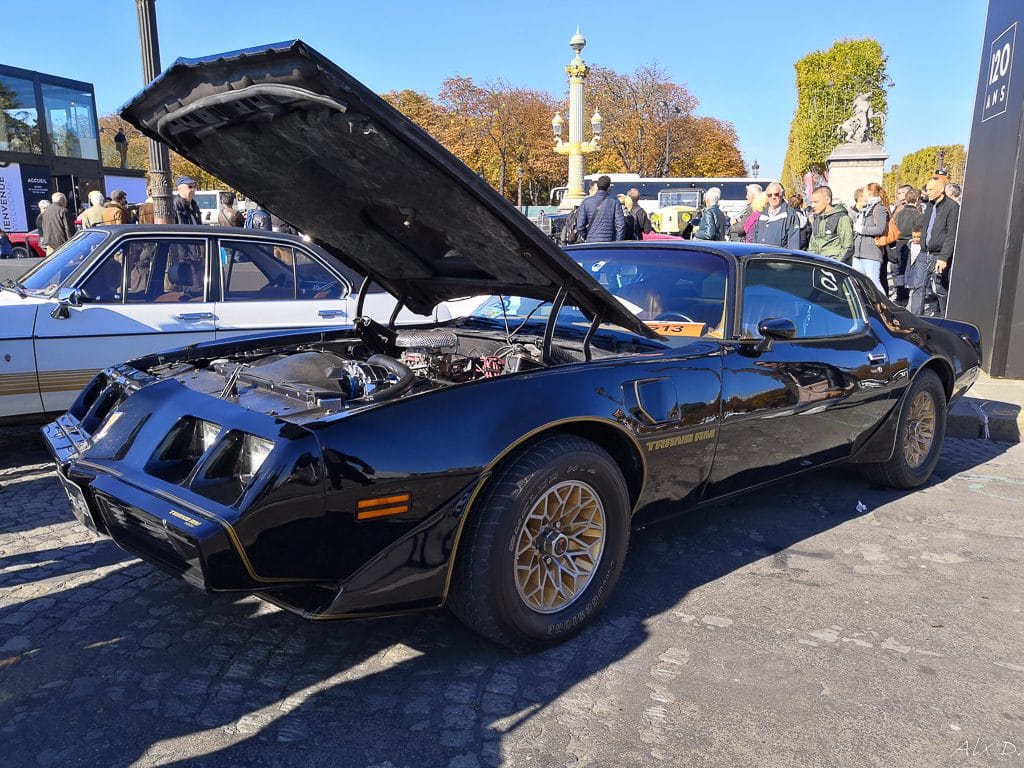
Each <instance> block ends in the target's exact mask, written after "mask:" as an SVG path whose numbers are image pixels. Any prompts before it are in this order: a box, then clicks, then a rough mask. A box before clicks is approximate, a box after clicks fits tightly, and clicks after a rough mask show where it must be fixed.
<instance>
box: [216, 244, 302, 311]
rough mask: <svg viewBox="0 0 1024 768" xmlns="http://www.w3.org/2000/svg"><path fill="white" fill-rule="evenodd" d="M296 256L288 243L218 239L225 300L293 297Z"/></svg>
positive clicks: (286, 298)
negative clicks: (276, 243)
mask: <svg viewBox="0 0 1024 768" xmlns="http://www.w3.org/2000/svg"><path fill="white" fill-rule="evenodd" d="M295 256H296V251H295V249H294V248H292V247H291V246H290V245H275V244H273V243H266V242H259V241H255V240H221V241H220V269H221V280H222V281H223V285H224V301H284V300H289V299H294V298H295Z"/></svg>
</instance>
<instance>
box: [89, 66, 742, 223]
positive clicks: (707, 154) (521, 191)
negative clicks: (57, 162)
mask: <svg viewBox="0 0 1024 768" xmlns="http://www.w3.org/2000/svg"><path fill="white" fill-rule="evenodd" d="M587 82H588V86H587V111H588V115H589V114H590V113H592V112H593V110H594V109H595V108H596V109H598V110H599V111H600V112H601V115H602V117H603V118H604V132H603V135H602V137H601V143H600V144H601V149H599V150H598V152H597V153H595V154H594V155H591V156H590V157H589V158H588V161H587V164H588V167H589V168H591V169H592V170H595V171H601V172H608V173H615V172H626V173H638V174H640V175H641V176H658V175H668V176H742V175H744V174H745V168H744V165H743V158H742V157H741V156H740V152H739V149H738V148H737V138H736V130H735V128H733V126H732V124H731V123H727V122H724V121H722V120H718V119H716V118H713V117H702V116H698V115H697V114H695V110H696V109H697V99H696V98H695V97H694V96H693V95H692V94H691V93H690V92H689V90H687V88H686V86H685V85H680V84H678V83H673V82H672V81H671V80H670V79H669V78H668V76H667V75H666V74H665V72H664V71H662V70H661V69H660V68H658V67H656V66H648V67H640V68H639V69H637V70H636V71H635V72H633V73H631V74H625V75H624V74H620V73H617V72H614V71H613V70H610V69H606V68H602V67H594V68H593V69H592V70H591V74H590V77H589V78H588V81H587ZM383 98H384V100H385V101H387V102H388V103H389V104H390V105H391V106H392V107H394V108H395V109H397V110H398V111H399V112H401V113H402V114H403V115H405V116H406V117H408V118H409V119H410V120H412V121H413V122H414V123H416V124H417V125H419V126H420V127H421V128H422V129H423V130H424V131H426V132H427V133H428V134H430V135H431V136H432V137H433V138H434V139H436V140H437V141H438V142H439V143H440V144H442V145H443V146H444V147H445V148H447V149H448V151H450V152H451V153H452V154H454V155H455V156H456V157H458V158H459V159H460V160H461V161H462V162H464V163H465V164H466V165H467V166H469V167H470V168H471V169H472V170H473V171H475V172H476V173H478V174H479V175H480V176H481V177H482V178H483V179H484V180H485V181H487V183H488V184H490V185H491V186H492V187H494V188H495V189H496V190H498V192H499V193H500V194H501V195H502V196H504V197H505V198H506V199H508V200H510V201H512V202H515V203H517V204H519V205H524V204H529V205H546V204H547V203H548V202H549V192H550V190H551V188H552V187H556V186H560V185H563V184H565V178H566V173H567V168H566V163H565V158H564V157H563V156H561V155H558V154H556V153H555V152H554V149H553V148H554V139H553V136H552V133H551V118H552V117H553V116H554V114H555V112H561V113H562V114H567V111H568V104H567V100H566V99H556V98H554V97H552V96H551V95H550V94H547V93H544V92H542V91H536V90H531V89H528V88H521V87H517V86H514V85H510V84H508V83H506V82H504V81H502V80H496V81H492V82H485V83H476V82H474V80H473V79H472V78H471V77H463V76H456V77H450V78H448V79H446V80H445V81H444V83H442V85H441V89H440V91H439V93H438V97H437V98H436V99H432V98H431V97H430V96H428V95H427V94H425V93H420V92H418V91H413V90H408V89H406V90H401V91H390V92H388V93H385V94H383ZM100 126H101V127H102V128H103V132H102V133H101V135H100V136H101V139H100V142H101V147H102V151H103V160H104V165H106V166H107V167H112V168H113V167H117V166H118V165H119V158H118V155H117V152H116V149H115V148H114V144H113V137H114V135H115V134H116V132H117V129H118V128H123V129H124V131H125V134H126V135H127V136H128V137H129V140H128V166H129V167H130V168H141V169H145V168H146V166H147V165H148V161H149V155H148V149H147V145H146V140H145V138H144V137H142V136H141V135H139V134H138V132H137V131H135V130H134V129H132V127H131V126H130V125H129V124H128V123H126V122H124V121H123V120H121V119H120V118H119V117H117V116H116V115H106V116H105V117H102V118H100ZM666 139H667V140H668V141H667V146H668V153H667V160H668V162H667V165H666V162H665V161H666V151H665V148H666ZM171 175H172V177H175V178H176V177H177V176H191V177H192V178H194V179H195V180H196V181H197V182H199V186H200V188H204V189H210V188H215V187H222V186H224V185H223V184H222V183H221V182H220V181H218V180H217V179H216V178H215V177H213V176H212V175H210V174H208V173H206V172H205V171H203V170H202V169H201V168H199V167H198V166H197V165H195V164H193V163H190V162H189V161H187V160H185V159H184V158H182V157H180V156H179V155H176V154H175V153H173V152H172V153H171Z"/></svg>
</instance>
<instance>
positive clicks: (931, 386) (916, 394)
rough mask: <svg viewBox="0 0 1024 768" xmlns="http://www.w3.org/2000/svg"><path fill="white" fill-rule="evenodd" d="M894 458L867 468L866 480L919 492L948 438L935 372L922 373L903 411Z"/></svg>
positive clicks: (943, 400) (942, 396)
mask: <svg viewBox="0 0 1024 768" xmlns="http://www.w3.org/2000/svg"><path fill="white" fill-rule="evenodd" d="M899 420H900V421H899V426H898V427H897V429H896V448H895V450H894V451H893V455H892V458H890V459H889V460H888V461H882V462H879V463H877V464H865V465H864V467H863V472H864V476H865V477H867V479H868V480H870V481H871V482H872V483H875V484H876V485H884V486H887V487H889V488H902V489H910V488H918V487H919V486H922V485H924V484H925V482H927V480H928V478H929V477H931V474H932V471H933V470H934V469H935V465H936V464H937V463H938V461H939V453H940V452H941V451H942V443H943V440H944V439H945V437H946V390H945V389H944V388H943V386H942V382H941V381H940V380H939V377H938V375H937V374H936V373H935V371H931V370H924V371H921V372H920V373H919V374H918V375H917V378H915V379H914V381H913V383H912V384H911V385H910V389H909V390H908V391H907V394H906V396H905V397H904V398H903V404H902V406H901V407H900V415H899Z"/></svg>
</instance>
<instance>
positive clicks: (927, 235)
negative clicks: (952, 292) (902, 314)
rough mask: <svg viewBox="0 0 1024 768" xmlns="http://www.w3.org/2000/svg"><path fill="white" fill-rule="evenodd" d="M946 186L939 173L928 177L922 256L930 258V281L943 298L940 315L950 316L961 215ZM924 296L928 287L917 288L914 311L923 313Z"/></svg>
mask: <svg viewBox="0 0 1024 768" xmlns="http://www.w3.org/2000/svg"><path fill="white" fill-rule="evenodd" d="M945 186H946V185H945V182H943V180H942V179H940V178H939V177H938V176H932V177H931V178H930V179H929V180H928V184H927V185H926V186H925V192H926V193H927V195H928V203H927V205H925V207H924V213H923V214H922V217H921V228H922V230H923V235H922V237H921V257H922V258H925V259H927V262H926V263H927V266H928V275H929V277H930V278H931V280H930V282H931V284H932V288H933V290H934V291H935V295H936V297H938V299H939V317H945V316H946V298H947V297H948V295H949V273H950V269H951V267H952V264H953V244H954V243H955V242H956V225H957V220H958V219H959V217H960V206H959V205H957V204H956V203H954V202H953V201H952V200H950V199H949V198H948V197H946V194H945ZM915 294H916V295H915ZM915 299H916V302H915ZM923 300H924V291H913V292H912V293H911V297H910V301H911V303H910V311H911V312H913V313H914V314H920V312H921V309H922V302H923ZM915 303H916V306H915Z"/></svg>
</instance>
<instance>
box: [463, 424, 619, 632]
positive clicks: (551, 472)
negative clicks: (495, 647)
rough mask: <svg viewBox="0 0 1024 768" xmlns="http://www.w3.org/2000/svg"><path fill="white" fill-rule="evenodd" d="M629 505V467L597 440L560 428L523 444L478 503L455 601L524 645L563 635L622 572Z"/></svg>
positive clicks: (481, 623) (580, 623)
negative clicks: (625, 476)
mask: <svg viewBox="0 0 1024 768" xmlns="http://www.w3.org/2000/svg"><path fill="white" fill-rule="evenodd" d="M629 510H630V507H629V494H628V492H627V489H626V483H625V480H624V479H623V477H622V472H621V471H620V470H619V467H618V465H616V464H615V462H614V461H613V460H612V458H611V457H610V456H609V455H608V454H607V453H606V452H605V451H604V450H602V449H601V448H600V447H599V446H597V445H595V444H594V443H592V442H590V441H589V440H584V439H583V438H580V437H575V436H573V435H564V434H555V435H549V436H547V437H543V438H541V439H539V440H537V441H536V442H533V443H530V444H529V445H527V446H524V447H522V448H520V449H519V450H517V451H516V452H515V453H514V454H512V456H511V457H510V458H509V459H508V460H507V461H506V462H505V463H504V464H503V465H502V466H501V467H500V468H499V469H498V470H497V471H496V472H495V474H494V476H493V477H492V478H491V479H490V480H489V481H488V483H487V486H486V487H485V489H484V491H483V492H482V493H481V494H480V497H479V498H478V499H477V501H476V502H475V504H474V505H473V508H472V510H471V511H470V514H471V515H472V517H471V519H470V520H468V521H467V522H466V530H465V531H464V536H463V539H462V544H461V545H460V546H459V552H458V553H457V558H458V559H457V560H456V563H455V572H454V574H453V579H452V586H451V591H450V592H449V595H448V607H449V608H450V610H451V611H452V613H454V614H455V615H456V616H457V617H458V618H459V619H460V620H461V621H462V622H463V623H465V624H466V625H467V626H469V627H470V628H471V629H473V630H474V631H476V632H478V633H479V634H481V635H483V636H484V637H486V638H488V639H490V640H492V641H494V642H496V643H498V644H500V645H504V646H506V647H508V648H511V649H513V650H516V651H526V650H529V649H531V648H536V647H541V646H545V645H551V644H554V643H558V642H561V641H562V640H564V639H566V638H567V637H569V636H570V635H572V634H574V633H575V632H577V631H579V630H580V629H582V628H583V627H584V626H585V625H586V624H587V623H589V622H590V621H591V619H592V618H593V617H594V616H595V615H597V613H598V612H599V611H600V610H601V608H602V607H603V606H604V604H605V602H606V601H607V599H608V596H609V594H611V591H612V589H613V588H614V586H615V583H616V581H618V578H619V574H620V573H621V571H622V562H623V559H624V558H625V555H626V548H627V544H628V541H629Z"/></svg>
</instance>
